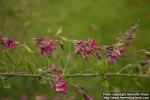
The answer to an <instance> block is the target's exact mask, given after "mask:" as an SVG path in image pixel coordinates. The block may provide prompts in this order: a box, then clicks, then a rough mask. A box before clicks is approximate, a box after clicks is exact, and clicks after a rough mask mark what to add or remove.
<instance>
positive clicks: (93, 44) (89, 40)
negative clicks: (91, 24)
mask: <svg viewBox="0 0 150 100" xmlns="http://www.w3.org/2000/svg"><path fill="white" fill-rule="evenodd" d="M87 44H88V45H89V46H90V47H91V48H92V49H94V50H99V49H100V48H99V46H98V45H97V43H96V41H94V39H88V41H87Z"/></svg>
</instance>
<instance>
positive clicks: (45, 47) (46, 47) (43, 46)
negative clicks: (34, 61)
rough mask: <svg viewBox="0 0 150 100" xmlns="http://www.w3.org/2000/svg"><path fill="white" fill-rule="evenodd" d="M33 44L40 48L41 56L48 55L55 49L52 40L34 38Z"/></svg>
mask: <svg viewBox="0 0 150 100" xmlns="http://www.w3.org/2000/svg"><path fill="white" fill-rule="evenodd" d="M34 42H35V44H36V45H37V46H38V47H39V48H40V52H41V54H42V55H48V54H51V53H52V52H53V50H54V49H55V48H56V46H55V44H54V41H53V40H44V39H43V38H34Z"/></svg>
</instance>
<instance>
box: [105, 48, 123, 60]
mask: <svg viewBox="0 0 150 100" xmlns="http://www.w3.org/2000/svg"><path fill="white" fill-rule="evenodd" d="M124 52H125V48H123V47H119V46H117V45H110V46H106V47H105V53H106V55H107V57H108V58H107V60H108V62H110V63H116V61H117V59H118V58H119V57H122V56H124Z"/></svg>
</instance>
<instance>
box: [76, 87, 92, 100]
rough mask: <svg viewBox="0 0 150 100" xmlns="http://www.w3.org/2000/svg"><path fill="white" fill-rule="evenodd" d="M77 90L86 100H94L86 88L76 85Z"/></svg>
mask: <svg viewBox="0 0 150 100" xmlns="http://www.w3.org/2000/svg"><path fill="white" fill-rule="evenodd" d="M75 88H76V92H77V93H80V94H82V95H83V97H84V100H93V98H92V97H91V96H89V95H88V94H87V93H86V92H85V90H84V88H83V87H82V86H81V85H75Z"/></svg>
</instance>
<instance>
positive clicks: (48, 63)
mask: <svg viewBox="0 0 150 100" xmlns="http://www.w3.org/2000/svg"><path fill="white" fill-rule="evenodd" d="M50 64H51V61H50V58H49V57H47V67H49V65H50Z"/></svg>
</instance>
